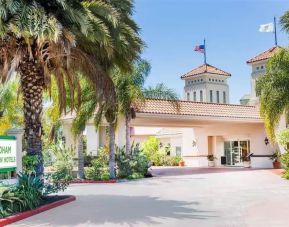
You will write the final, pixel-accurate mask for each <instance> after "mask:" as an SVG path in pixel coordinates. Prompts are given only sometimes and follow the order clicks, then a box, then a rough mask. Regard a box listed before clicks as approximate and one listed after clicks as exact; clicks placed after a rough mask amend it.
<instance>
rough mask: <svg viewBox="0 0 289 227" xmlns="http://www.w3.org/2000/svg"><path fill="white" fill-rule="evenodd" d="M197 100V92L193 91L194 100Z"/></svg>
mask: <svg viewBox="0 0 289 227" xmlns="http://www.w3.org/2000/svg"><path fill="white" fill-rule="evenodd" d="M196 101H197V92H195V91H194V102H196Z"/></svg>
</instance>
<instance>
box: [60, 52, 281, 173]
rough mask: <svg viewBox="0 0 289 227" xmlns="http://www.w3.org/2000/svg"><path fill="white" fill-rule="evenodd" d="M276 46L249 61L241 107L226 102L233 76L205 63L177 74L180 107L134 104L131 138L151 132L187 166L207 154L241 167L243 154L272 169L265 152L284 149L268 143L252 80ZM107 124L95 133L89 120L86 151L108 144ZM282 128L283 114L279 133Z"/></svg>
mask: <svg viewBox="0 0 289 227" xmlns="http://www.w3.org/2000/svg"><path fill="white" fill-rule="evenodd" d="M279 48H280V47H273V48H270V49H269V50H267V51H265V52H263V53H261V54H259V55H257V56H256V57H254V58H252V59H250V60H248V61H247V63H248V64H249V65H250V66H251V67H252V74H251V86H252V89H251V94H250V95H247V96H246V99H242V100H241V103H242V104H243V105H233V104H229V103H230V98H229V94H230V93H229V92H230V91H229V85H228V83H227V82H228V81H227V80H228V79H229V78H230V76H231V74H230V73H227V72H225V71H223V70H221V69H218V68H217V67H214V66H212V65H209V64H204V65H201V66H199V67H197V68H196V69H193V70H191V71H190V72H188V73H186V74H185V75H183V76H181V79H182V80H183V81H184V82H185V85H184V100H183V101H179V106H180V109H179V110H177V109H176V108H175V107H174V106H173V105H172V104H171V103H170V102H169V101H165V100H154V99H149V100H146V102H145V104H144V105H140V106H138V105H135V106H133V108H134V109H135V112H136V118H135V119H133V120H132V121H131V122H130V127H131V142H133V141H134V142H140V143H141V142H143V141H144V140H146V139H147V138H148V137H149V136H156V137H158V138H160V140H161V142H162V144H163V145H164V146H166V145H169V146H170V147H171V152H170V155H180V156H182V157H183V159H184V160H185V162H186V165H188V166H196V167H197V166H198V167H201V166H207V165H208V162H207V155H209V154H213V155H214V156H215V157H216V158H217V159H216V161H215V163H216V166H242V156H248V155H249V154H251V155H252V157H251V165H252V167H256V168H271V167H272V161H271V160H269V156H270V155H272V154H273V152H274V151H275V150H276V149H280V150H282V147H280V146H279V145H278V144H275V145H272V144H270V143H269V144H268V143H267V136H266V133H265V129H264V122H263V119H262V118H261V117H260V114H259V106H258V97H256V92H255V82H256V80H257V79H258V77H259V76H260V75H262V73H264V72H265V64H266V62H267V61H268V59H269V58H270V57H271V56H272V55H273V54H274V53H276V52H277V51H278V49H279ZM244 104H246V105H244ZM72 120H73V116H69V115H67V116H65V117H64V118H63V125H64V134H66V135H65V137H67V138H69V137H70V133H71V129H70V127H71V123H72ZM106 126H107V124H106V123H105V122H103V123H102V126H101V127H100V128H99V129H98V130H97V131H96V130H95V128H94V126H93V122H92V121H91V122H89V123H88V124H87V127H86V136H87V147H88V153H89V154H96V153H97V149H98V148H99V147H101V146H104V145H105V144H106ZM285 127H286V122H285V119H284V118H282V120H281V121H280V124H279V126H278V128H277V131H278V130H281V129H284V128H285ZM116 143H117V145H118V146H124V145H125V125H124V120H123V118H120V119H119V121H118V127H117V131H116Z"/></svg>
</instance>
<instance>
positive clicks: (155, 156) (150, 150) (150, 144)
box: [142, 136, 181, 166]
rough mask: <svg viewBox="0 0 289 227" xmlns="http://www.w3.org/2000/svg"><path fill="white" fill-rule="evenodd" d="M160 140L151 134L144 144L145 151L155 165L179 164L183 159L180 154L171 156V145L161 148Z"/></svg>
mask: <svg viewBox="0 0 289 227" xmlns="http://www.w3.org/2000/svg"><path fill="white" fill-rule="evenodd" d="M160 144H161V142H160V140H159V139H158V138H156V137H154V136H151V137H149V138H148V140H146V141H145V142H144V143H143V144H142V149H143V153H144V154H145V155H146V157H147V158H148V159H149V160H150V161H151V162H152V164H153V165H154V166H178V165H179V162H180V161H181V157H179V156H170V155H168V154H169V153H170V151H169V149H170V148H169V147H163V148H160Z"/></svg>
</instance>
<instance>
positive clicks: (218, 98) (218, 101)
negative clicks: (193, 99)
mask: <svg viewBox="0 0 289 227" xmlns="http://www.w3.org/2000/svg"><path fill="white" fill-rule="evenodd" d="M217 103H220V92H219V91H217Z"/></svg>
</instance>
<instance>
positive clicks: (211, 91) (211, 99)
mask: <svg viewBox="0 0 289 227" xmlns="http://www.w3.org/2000/svg"><path fill="white" fill-rule="evenodd" d="M210 102H213V90H210Z"/></svg>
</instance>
